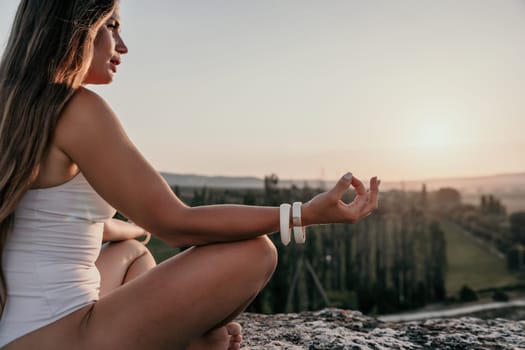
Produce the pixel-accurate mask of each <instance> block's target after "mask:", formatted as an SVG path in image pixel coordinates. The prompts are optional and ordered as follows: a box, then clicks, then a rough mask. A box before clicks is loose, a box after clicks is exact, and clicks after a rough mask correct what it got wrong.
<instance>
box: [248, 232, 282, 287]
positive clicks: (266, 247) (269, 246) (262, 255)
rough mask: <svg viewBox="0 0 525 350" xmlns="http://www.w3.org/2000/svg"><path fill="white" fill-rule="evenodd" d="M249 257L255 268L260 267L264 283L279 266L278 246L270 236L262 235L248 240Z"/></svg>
mask: <svg viewBox="0 0 525 350" xmlns="http://www.w3.org/2000/svg"><path fill="white" fill-rule="evenodd" d="M246 243H247V244H248V252H247V254H248V258H249V260H250V261H249V262H251V263H252V266H254V268H257V269H260V271H261V272H260V273H261V274H262V276H261V277H263V278H264V283H266V282H267V281H268V279H270V277H271V276H272V274H273V272H274V271H275V268H276V267H277V260H278V255H277V248H276V247H275V245H274V244H273V242H272V241H271V240H270V239H269V238H268V236H266V235H264V236H260V237H257V238H254V239H252V240H250V241H247V242H246Z"/></svg>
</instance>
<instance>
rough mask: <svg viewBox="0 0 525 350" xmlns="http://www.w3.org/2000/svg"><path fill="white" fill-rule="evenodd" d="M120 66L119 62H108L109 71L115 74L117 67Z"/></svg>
mask: <svg viewBox="0 0 525 350" xmlns="http://www.w3.org/2000/svg"><path fill="white" fill-rule="evenodd" d="M119 64H120V60H111V61H109V67H110V68H111V70H112V71H113V72H114V73H116V72H117V66H118V65H119Z"/></svg>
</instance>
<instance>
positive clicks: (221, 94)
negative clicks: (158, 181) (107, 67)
mask: <svg viewBox="0 0 525 350" xmlns="http://www.w3.org/2000/svg"><path fill="white" fill-rule="evenodd" d="M17 3H18V1H16V0H0V52H3V48H4V45H5V42H6V40H7V36H8V33H9V30H10V24H11V21H12V17H13V15H14V11H15V9H16V6H17ZM121 10H122V36H123V38H124V40H125V41H126V44H127V45H128V47H129V54H127V55H125V56H124V57H123V60H122V64H121V66H119V72H118V74H117V76H116V78H115V81H114V83H113V84H111V85H108V86H95V87H92V88H93V89H94V90H95V91H97V92H98V93H100V94H101V95H102V96H103V97H104V98H105V99H106V100H107V101H108V102H109V104H110V105H111V106H112V108H113V109H114V110H115V112H116V113H117V114H118V116H119V118H120V119H121V121H122V123H123V125H124V127H125V129H126V131H127V132H128V134H129V136H130V137H131V139H132V140H133V142H134V143H135V144H136V145H137V146H138V148H139V149H140V150H141V152H142V153H143V154H144V155H145V157H146V158H147V159H148V160H149V161H150V162H151V163H152V164H153V165H154V166H155V167H156V168H157V169H158V170H159V171H168V172H175V173H186V174H188V173H194V174H203V175H228V176H257V177H263V176H264V175H268V174H270V173H275V174H277V175H278V176H279V177H280V178H285V179H319V178H322V179H325V180H331V179H334V178H337V177H339V176H340V175H342V174H344V173H345V172H346V171H352V172H353V173H354V174H356V175H357V176H360V177H363V178H366V177H371V176H375V175H377V176H379V177H380V178H381V179H383V180H385V181H402V180H414V179H429V178H443V177H462V176H478V175H492V174H501V173H514V172H523V171H525V152H524V151H525V136H524V135H525V98H524V94H525V40H524V39H525V2H524V1H523V0H460V1H458V0H433V1H430V0H396V1H388V0H384V1H377V0H369V1H356V0H328V1H311V0H300V1H299V0H266V1H253V0H252V1H249V0H228V1H224V0H219V1H200V0H192V1H189V0H187V1H176V0H175V1H174V0H157V1H155V2H150V1H143V0H124V1H122V4H121Z"/></svg>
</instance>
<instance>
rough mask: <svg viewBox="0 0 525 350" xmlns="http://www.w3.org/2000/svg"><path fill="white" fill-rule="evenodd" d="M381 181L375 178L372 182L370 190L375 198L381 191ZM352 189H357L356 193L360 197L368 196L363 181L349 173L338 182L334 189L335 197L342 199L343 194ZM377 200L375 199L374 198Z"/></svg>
mask: <svg viewBox="0 0 525 350" xmlns="http://www.w3.org/2000/svg"><path fill="white" fill-rule="evenodd" d="M380 182H381V181H380V180H378V179H377V177H373V178H372V179H371V180H370V189H371V192H372V195H373V196H375V197H376V196H377V192H378V189H379V184H380ZM350 187H353V188H354V189H355V192H356V194H357V195H359V196H364V195H366V194H367V188H366V186H365V185H364V184H363V182H362V181H361V180H359V179H358V178H357V177H355V176H354V175H353V174H352V173H350V172H348V173H346V174H345V175H343V176H342V177H341V178H340V179H339V181H337V183H336V185H335V186H334V188H333V189H332V192H333V194H334V195H336V196H337V197H338V198H341V197H342V196H343V194H344V193H345V192H346V191H348V189H349V188H350ZM374 199H375V198H374Z"/></svg>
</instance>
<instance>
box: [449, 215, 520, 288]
mask: <svg viewBox="0 0 525 350" xmlns="http://www.w3.org/2000/svg"><path fill="white" fill-rule="evenodd" d="M441 227H442V229H443V231H444V232H445V240H446V244H447V248H446V249H447V260H448V266H447V274H446V289H447V294H448V295H449V296H453V295H455V296H457V294H458V292H459V290H460V289H461V287H462V286H464V285H467V286H469V287H470V288H472V289H473V290H482V289H486V288H502V287H505V286H510V285H516V284H518V283H520V282H522V280H520V279H519V278H518V276H517V275H514V274H511V273H509V272H508V271H507V265H506V264H507V263H506V260H505V259H504V258H500V257H498V256H497V255H496V254H494V253H493V252H491V251H490V249H489V248H488V247H487V246H485V245H483V244H482V243H479V242H478V241H476V240H475V239H474V238H473V237H470V236H469V235H468V233H466V232H465V231H464V230H463V229H462V228H461V227H459V226H457V225H456V224H454V223H451V222H447V221H443V222H441Z"/></svg>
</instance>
